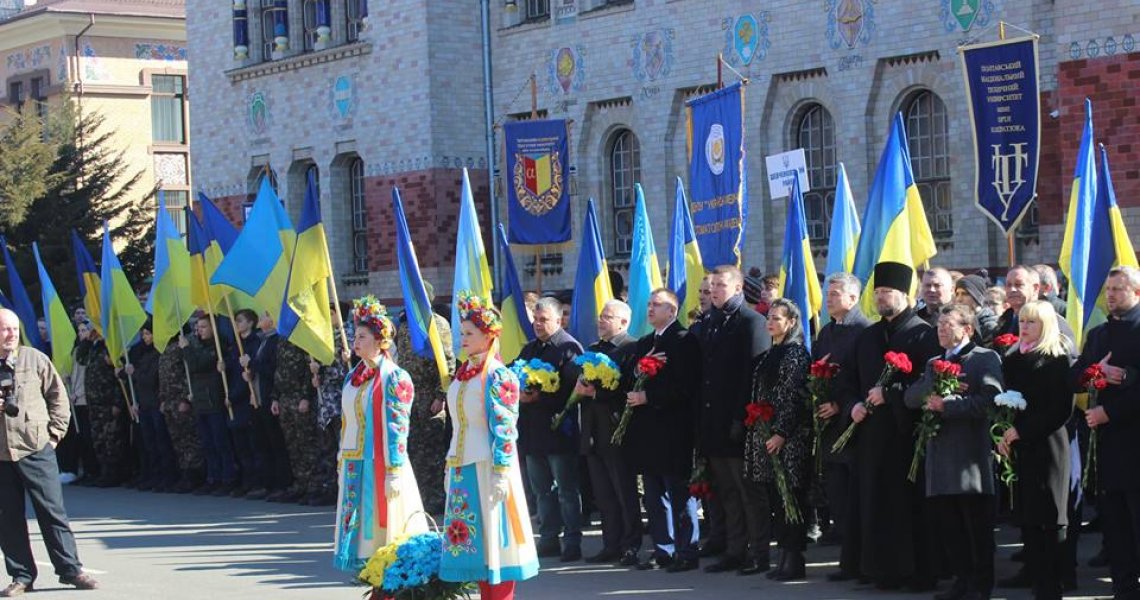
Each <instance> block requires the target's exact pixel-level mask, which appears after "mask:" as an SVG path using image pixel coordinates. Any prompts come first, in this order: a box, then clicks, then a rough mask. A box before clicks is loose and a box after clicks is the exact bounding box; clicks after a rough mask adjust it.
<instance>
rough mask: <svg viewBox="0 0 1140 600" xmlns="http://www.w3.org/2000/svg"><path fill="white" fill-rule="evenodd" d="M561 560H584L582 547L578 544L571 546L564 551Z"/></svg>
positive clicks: (559, 558)
mask: <svg viewBox="0 0 1140 600" xmlns="http://www.w3.org/2000/svg"><path fill="white" fill-rule="evenodd" d="M558 560H559V562H564V563H566V562H576V561H579V560H582V549H581V548H580V547H578V546H570V547H568V548H566V549H565V550H563V551H562V555H561V556H559V557H558Z"/></svg>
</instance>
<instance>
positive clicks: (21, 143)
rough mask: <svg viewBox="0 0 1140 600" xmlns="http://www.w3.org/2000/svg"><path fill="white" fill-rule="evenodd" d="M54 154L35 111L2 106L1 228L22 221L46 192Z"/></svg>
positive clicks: (0, 122)
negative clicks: (20, 110) (34, 203)
mask: <svg viewBox="0 0 1140 600" xmlns="http://www.w3.org/2000/svg"><path fill="white" fill-rule="evenodd" d="M53 153H54V149H53V147H52V145H51V144H49V143H48V142H47V141H45V139H44V135H43V124H42V123H41V122H40V119H39V118H38V117H37V116H36V114H35V112H34V111H31V110H26V111H24V112H23V113H19V112H16V111H15V110H12V109H10V108H2V109H0V229H8V228H10V227H12V226H14V225H16V224H18V223H21V222H23V220H24V216H25V214H27V211H28V207H29V206H30V205H31V204H32V202H34V201H35V200H36V199H37V198H40V197H42V196H43V195H44V194H46V193H47V190H48V188H49V187H50V186H51V185H52V177H49V170H50V168H51V163H52V155H53Z"/></svg>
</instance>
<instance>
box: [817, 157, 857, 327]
mask: <svg viewBox="0 0 1140 600" xmlns="http://www.w3.org/2000/svg"><path fill="white" fill-rule="evenodd" d="M858 246H859V212H858V211H856V210H855V196H854V195H852V194H851V182H850V181H849V180H848V179H847V167H845V166H843V163H839V176H838V177H837V178H836V180H835V204H834V208H833V209H832V213H831V237H830V238H829V239H828V242H827V267H826V269H825V270H824V272H823V274H824V276H825V277H829V276H831V274H833V273H850V272H851V269H852V268H853V267H854V265H855V249H856V248H858ZM821 314H822V318H821V323H820V324H821V325H822V324H823V323H826V322H827V321H828V320H830V317H829V316H828V314H827V305H826V303H825V304H824V306H823V308H822V309H821Z"/></svg>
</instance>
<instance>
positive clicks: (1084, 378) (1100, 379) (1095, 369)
mask: <svg viewBox="0 0 1140 600" xmlns="http://www.w3.org/2000/svg"><path fill="white" fill-rule="evenodd" d="M1081 387H1083V388H1085V391H1087V392H1088V394H1089V404H1088V408H1087V409H1086V410H1092V409H1094V408H1096V407H1097V401H1096V399H1097V396H1098V395H1099V394H1100V392H1101V391H1102V390H1104V388H1106V387H1108V377H1107V376H1106V375H1105V374H1104V369H1103V368H1102V367H1101V366H1100V363H1094V364H1091V365H1089V366H1088V368H1086V369H1085V370H1084V372H1083V373H1081ZM1090 465H1091V466H1092V472H1093V475H1094V476H1095V475H1096V428H1095V427H1094V428H1092V430H1091V431H1090V432H1089V448H1088V454H1087V455H1086V456H1085V472H1084V473H1082V474H1081V486H1082V487H1085V488H1087V487H1088V484H1089V466H1090Z"/></svg>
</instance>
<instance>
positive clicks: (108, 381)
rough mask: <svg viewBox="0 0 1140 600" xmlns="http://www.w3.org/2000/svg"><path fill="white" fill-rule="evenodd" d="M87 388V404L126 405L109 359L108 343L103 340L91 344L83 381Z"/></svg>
mask: <svg viewBox="0 0 1140 600" xmlns="http://www.w3.org/2000/svg"><path fill="white" fill-rule="evenodd" d="M83 387H84V388H86V390H87V405H88V406H91V407H93V408H94V407H103V408H108V407H112V406H119V407H123V406H125V402H126V401H125V400H124V399H123V391H122V388H120V387H119V381H118V378H116V377H115V368H114V367H112V366H111V363H110V362H109V361H108V359H107V345H106V344H105V343H103V340H99V341H96V342H94V343H92V344H91V349H90V350H89V351H88V354H87V373H86V375H85V380H84V382H83Z"/></svg>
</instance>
